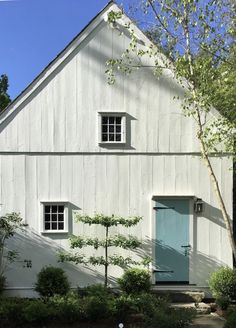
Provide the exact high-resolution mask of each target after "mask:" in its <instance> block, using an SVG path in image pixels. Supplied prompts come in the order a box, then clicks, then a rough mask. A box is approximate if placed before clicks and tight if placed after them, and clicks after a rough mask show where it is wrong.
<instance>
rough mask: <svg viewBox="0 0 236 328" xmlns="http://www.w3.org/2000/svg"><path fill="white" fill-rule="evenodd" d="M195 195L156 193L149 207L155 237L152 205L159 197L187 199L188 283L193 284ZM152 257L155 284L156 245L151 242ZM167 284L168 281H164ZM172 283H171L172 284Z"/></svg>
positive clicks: (152, 235) (153, 238)
mask: <svg viewBox="0 0 236 328" xmlns="http://www.w3.org/2000/svg"><path fill="white" fill-rule="evenodd" d="M195 198H196V196H194V195H156V196H153V197H152V200H151V206H152V207H151V209H152V220H151V222H152V224H151V233H150V236H151V239H152V240H155V239H156V210H155V209H154V207H155V206H156V202H157V201H158V200H160V199H188V200H189V244H190V245H191V250H190V252H189V284H194V282H193V281H192V274H191V273H192V272H193V267H194V263H193V249H194V247H195V245H194V243H193V242H194V240H195V239H196V236H195V238H194V231H193V220H194V218H195V213H194V210H193V208H194V199H195ZM152 259H153V265H152V284H154V285H155V284H156V279H155V273H154V272H153V269H155V261H156V247H155V243H152ZM166 285H168V282H167V283H166ZM172 285H173V284H172Z"/></svg>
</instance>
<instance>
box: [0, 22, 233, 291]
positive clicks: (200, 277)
mask: <svg viewBox="0 0 236 328" xmlns="http://www.w3.org/2000/svg"><path fill="white" fill-rule="evenodd" d="M127 42H128V39H127V37H126V36H125V35H123V36H119V33H118V32H117V31H116V30H114V29H110V28H108V27H107V25H106V24H105V23H104V22H103V23H101V24H100V25H99V26H98V27H97V28H96V30H95V31H94V32H93V33H92V35H90V36H89V37H88V38H87V39H86V40H85V41H83V42H82V44H81V45H80V46H79V47H78V48H77V49H76V50H74V51H73V52H72V54H71V55H70V57H69V58H68V59H67V60H66V61H65V62H63V63H62V64H61V66H60V67H59V68H58V69H57V70H56V71H55V72H54V73H53V74H52V75H51V76H50V77H49V78H48V79H47V80H46V81H45V82H44V83H43V85H42V86H41V87H40V88H39V89H38V90H37V91H35V92H34V93H33V94H32V96H30V97H29V98H28V99H27V100H26V101H25V102H24V103H23V105H21V107H20V108H19V109H17V110H15V111H14V112H13V114H12V115H10V116H9V118H7V119H6V121H4V122H3V123H2V124H1V125H0V165H1V166H0V172H1V174H0V203H2V204H3V206H2V211H1V213H2V214H3V213H5V212H11V211H16V212H20V213H21V216H22V217H23V218H24V219H25V221H26V222H27V223H28V224H29V227H28V228H27V230H26V232H25V233H23V234H21V235H18V236H17V238H15V239H14V242H13V244H15V246H16V247H17V248H18V249H19V251H20V252H21V254H22V257H23V258H30V259H32V263H33V267H32V269H26V268H23V267H22V263H21V262H19V263H15V264H14V265H12V266H11V267H9V268H8V271H7V277H8V284H9V288H13V293H16V290H15V289H17V290H18V288H19V287H21V288H23V290H25V293H26V292H27V290H28V289H27V288H31V287H32V286H33V284H34V282H35V279H36V273H37V272H38V271H39V270H40V269H41V268H42V266H44V265H47V264H52V265H58V264H57V257H56V256H55V254H56V250H57V249H58V247H67V246H68V241H67V237H68V236H67V235H65V234H64V235H60V234H53V235H52V234H50V235H41V233H40V228H39V227H40V222H41V221H40V220H41V219H42V218H41V217H40V201H42V200H43V201H55V200H61V201H68V202H70V215H69V220H70V225H71V230H70V232H71V233H75V234H76V233H82V234H87V233H89V234H92V233H97V230H96V231H95V228H94V227H90V228H85V227H83V226H81V225H80V226H77V225H76V224H74V223H73V222H72V212H73V211H74V210H79V211H82V212H83V213H87V214H93V213H94V212H102V213H105V214H112V213H114V214H118V215H124V216H129V215H131V216H132V215H140V216H143V221H142V223H141V224H140V225H139V226H137V227H135V228H133V229H130V231H129V232H130V233H134V234H135V235H136V236H138V237H139V238H140V239H142V240H143V242H144V244H145V245H146V247H147V248H148V249H150V254H148V255H152V254H151V248H152V241H151V239H152V234H153V233H152V231H153V225H154V222H153V210H152V205H153V204H152V201H151V199H152V197H153V196H156V195H163V196H164V195H166V196H168V195H176V196H181V195H195V196H197V197H200V198H202V199H203V201H204V202H205V204H206V206H205V212H204V213H203V214H202V215H201V216H194V217H193V218H192V222H191V225H190V226H191V228H190V230H191V231H190V236H191V238H192V239H191V242H192V245H193V250H192V253H191V255H190V263H191V265H190V283H193V284H197V285H199V286H201V285H206V280H207V278H208V276H209V273H210V272H211V271H213V270H214V269H215V268H216V267H217V266H219V265H226V264H227V265H230V266H232V256H231V252H230V246H229V243H228V240H227V236H226V230H225V227H224V224H223V222H222V218H221V214H220V212H219V210H218V205H217V203H216V200H215V197H214V194H213V190H212V188H211V185H210V181H209V177H208V173H207V171H206V168H205V167H204V165H203V163H202V162H201V160H200V157H199V154H198V145H197V141H196V138H195V131H194V122H193V121H192V120H191V119H190V118H185V117H184V116H183V115H182V114H181V110H180V101H177V100H173V96H174V95H176V94H179V95H180V96H182V94H181V92H182V91H180V90H179V89H178V88H177V87H176V85H175V83H174V82H172V80H171V78H168V76H167V77H161V78H159V79H156V78H155V77H154V76H153V75H152V74H151V72H150V71H149V70H148V69H142V70H139V71H137V72H135V73H133V74H132V75H130V76H129V77H124V76H123V75H122V76H119V77H118V78H117V82H116V84H115V85H114V86H109V85H108V84H107V81H106V76H105V74H104V71H105V69H106V68H105V62H106V60H107V59H110V58H111V57H112V56H114V57H115V56H118V57H119V55H120V53H121V51H122V49H123V48H124V47H125V45H126V44H127ZM99 111H114V112H117V111H121V112H127V114H128V118H127V120H128V135H130V137H128V142H127V144H126V146H125V147H118V148H117V147H100V146H99V145H98V139H97V129H98V126H97V113H98V112H99ZM212 162H213V165H214V167H215V169H216V174H217V177H218V178H219V182H220V187H221V190H222V193H223V197H224V200H225V202H226V206H227V210H228V213H229V215H232V212H231V211H232V170H231V169H232V163H231V160H230V159H228V158H227V157H223V158H222V159H217V158H212ZM100 233H101V234H102V231H100ZM89 252H91V250H88V253H89ZM61 266H62V267H64V268H66V270H67V272H68V274H69V276H70V280H71V283H72V285H73V286H76V285H77V284H80V285H86V284H88V283H92V282H98V281H101V279H102V275H101V272H102V271H101V270H102V269H101V270H100V269H98V270H97V268H96V271H95V269H94V268H90V269H85V268H83V267H82V266H79V268H77V267H75V266H73V265H70V264H69V265H61ZM121 272H122V271H121V270H118V269H117V268H111V270H110V276H111V281H112V279H113V278H114V277H117V276H119V275H120V274H121ZM18 292H19V293H21V294H22V295H23V291H22V290H20V291H19V290H18ZM27 293H29V291H28V292H27ZM25 295H26V294H25ZM27 295H28V294H27Z"/></svg>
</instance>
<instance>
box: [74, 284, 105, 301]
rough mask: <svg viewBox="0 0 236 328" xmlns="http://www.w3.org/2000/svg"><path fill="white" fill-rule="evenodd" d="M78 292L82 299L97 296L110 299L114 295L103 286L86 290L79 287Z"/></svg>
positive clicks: (98, 285) (91, 286)
mask: <svg viewBox="0 0 236 328" xmlns="http://www.w3.org/2000/svg"><path fill="white" fill-rule="evenodd" d="M77 291H78V295H79V296H80V297H83V296H96V297H100V298H109V297H111V295H112V291H111V290H110V289H109V288H108V287H105V286H104V285H102V284H95V285H90V286H87V287H85V288H80V287H78V289H77Z"/></svg>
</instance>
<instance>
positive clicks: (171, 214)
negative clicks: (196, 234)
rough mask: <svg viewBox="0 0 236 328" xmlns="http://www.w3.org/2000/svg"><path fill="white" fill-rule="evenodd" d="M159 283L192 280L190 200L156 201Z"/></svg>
mask: <svg viewBox="0 0 236 328" xmlns="http://www.w3.org/2000/svg"><path fill="white" fill-rule="evenodd" d="M155 210H156V244H155V258H156V283H163V282H167V283H175V282H176V283H178V282H179V283H188V282H189V256H188V255H189V250H190V245H189V200H188V199H170V198H168V199H167V198H165V199H161V200H158V202H156V207H155Z"/></svg>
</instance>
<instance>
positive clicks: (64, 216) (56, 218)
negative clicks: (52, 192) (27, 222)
mask: <svg viewBox="0 0 236 328" xmlns="http://www.w3.org/2000/svg"><path fill="white" fill-rule="evenodd" d="M42 206H43V213H42V214H43V224H42V232H67V231H68V207H67V206H66V204H62V203H42Z"/></svg>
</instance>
